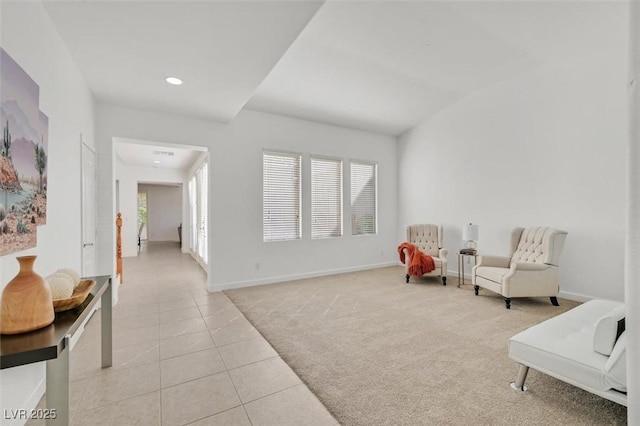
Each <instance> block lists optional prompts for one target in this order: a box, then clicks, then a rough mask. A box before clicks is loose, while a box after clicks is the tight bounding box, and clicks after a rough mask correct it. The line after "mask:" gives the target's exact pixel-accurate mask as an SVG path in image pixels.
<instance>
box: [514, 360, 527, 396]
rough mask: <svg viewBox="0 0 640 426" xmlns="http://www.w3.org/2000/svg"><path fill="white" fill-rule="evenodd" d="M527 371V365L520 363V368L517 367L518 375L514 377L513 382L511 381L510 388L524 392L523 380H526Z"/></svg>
mask: <svg viewBox="0 0 640 426" xmlns="http://www.w3.org/2000/svg"><path fill="white" fill-rule="evenodd" d="M528 372H529V367H527V366H526V365H522V364H520V368H519V369H518V377H517V378H516V381H515V382H511V389H514V390H519V391H522V392H525V391H526V390H527V387H526V386H525V385H524V381H525V380H527V373H528Z"/></svg>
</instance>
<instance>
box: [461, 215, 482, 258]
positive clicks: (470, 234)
mask: <svg viewBox="0 0 640 426" xmlns="http://www.w3.org/2000/svg"><path fill="white" fill-rule="evenodd" d="M478 234H479V229H478V225H474V224H472V223H471V222H469V224H468V225H465V226H464V227H463V228H462V239H463V240H464V241H465V243H466V247H465V248H466V249H467V250H465V251H467V252H468V253H469V254H475V252H476V248H477V246H478V245H477V241H478Z"/></svg>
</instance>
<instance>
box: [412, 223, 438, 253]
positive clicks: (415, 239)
mask: <svg viewBox="0 0 640 426" xmlns="http://www.w3.org/2000/svg"><path fill="white" fill-rule="evenodd" d="M407 242H408V243H411V244H413V245H415V246H417V247H418V248H419V249H420V251H421V252H423V253H426V254H428V255H431V256H436V257H437V256H438V254H439V252H440V248H441V247H442V226H437V225H430V224H419V225H408V226H407Z"/></svg>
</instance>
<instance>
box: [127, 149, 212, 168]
mask: <svg viewBox="0 0 640 426" xmlns="http://www.w3.org/2000/svg"><path fill="white" fill-rule="evenodd" d="M114 146H115V150H116V154H117V155H118V157H120V161H122V163H123V164H124V165H125V166H128V167H155V168H159V169H177V170H185V171H186V170H189V168H190V167H191V166H192V165H193V164H194V162H195V161H196V160H197V159H198V157H199V156H200V154H201V153H202V151H198V150H190V149H182V148H176V147H167V146H156V145H147V144H137V143H131V142H116V143H115V145H114ZM154 160H158V161H160V163H159V164H155V163H154Z"/></svg>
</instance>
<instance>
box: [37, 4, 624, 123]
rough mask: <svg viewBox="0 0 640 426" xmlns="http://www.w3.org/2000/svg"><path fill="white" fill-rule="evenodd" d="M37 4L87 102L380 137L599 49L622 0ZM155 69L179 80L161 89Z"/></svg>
mask: <svg viewBox="0 0 640 426" xmlns="http://www.w3.org/2000/svg"><path fill="white" fill-rule="evenodd" d="M45 4H46V7H47V10H48V11H49V14H50V15H51V18H52V20H53V22H54V24H55V25H56V27H57V28H58V30H59V32H60V34H61V36H62V38H63V40H64V41H65V43H66V44H67V45H68V47H69V49H70V51H71V53H72V55H73V57H74V58H75V60H76V62H77V63H78V66H79V67H80V69H81V71H82V72H83V74H84V75H85V76H86V78H87V81H88V84H89V86H90V88H91V90H92V91H93V93H94V94H95V96H96V97H97V99H98V100H102V101H106V102H112V103H116V104H121V105H128V106H133V107H141V108H147V109H152V110H161V111H169V112H173V113H177V114H181V115H189V116H196V117H205V118H211V119H215V120H220V121H225V122H228V121H230V120H232V119H233V117H234V116H235V115H236V114H237V113H238V112H239V111H240V109H241V108H243V107H245V106H246V107H247V108H251V109H256V110H261V111H266V112H272V113H277V114H283V115H288V116H293V117H298V118H303V119H308V120H312V121H319V122H326V123H331V124H336V125H341V126H346V127H352V128H357V129H364V130H369V131H375V132H380V133H386V134H391V135H398V134H401V133H402V132H404V131H406V130H408V129H410V128H411V127H413V126H414V125H416V124H418V123H420V122H421V121H423V120H425V119H426V118H428V117H429V116H431V115H433V114H435V113H436V112H437V111H439V110H442V109H443V108H446V107H447V106H448V105H451V104H452V103H454V102H456V101H457V100H459V99H460V98H462V97H464V96H467V95H469V94H471V93H473V92H475V91H478V90H481V89H482V88H485V87H488V86H490V85H492V84H495V83H497V82H499V81H502V80H505V79H509V78H513V77H514V76H517V75H518V74H520V73H523V72H526V71H528V70H531V69H533V68H536V67H540V66H544V65H545V64H546V63H549V62H552V61H556V60H558V59H562V58H565V57H566V56H567V55H571V54H575V53H576V52H577V51H582V50H585V49H598V48H600V47H601V46H600V45H601V44H602V41H601V40H603V38H604V37H603V34H602V28H611V25H610V22H609V20H610V19H614V17H619V16H621V15H620V14H616V13H612V12H613V11H614V9H615V8H620V7H626V5H625V4H624V3H616V2H614V3H612V2H565V1H546V2H545V1H536V2H522V1H510V2H506V1H498V2H489V1H482V0H480V1H470V2H445V1H409V2H405V1H391V0H390V1H376V2H368V1H335V2H333V1H332V2H327V3H324V4H322V3H321V2H317V1H314V2H308V1H298V2H287V1H284V2H272V1H256V2H242V1H241V2H222V1H211V2H177V1H174V2H162V1H159V2H155V1H144V2H94V1H88V2H87V1H85V2H62V3H60V2H56V1H53V2H47V3H45ZM314 14H315V15H314ZM605 24H606V25H605ZM622 24H624V23H622ZM614 27H615V25H614ZM167 75H176V76H178V77H181V78H183V79H184V80H185V84H184V85H183V86H180V87H173V86H169V85H167V84H166V83H165V82H164V81H163V79H164V77H165V76H167Z"/></svg>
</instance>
